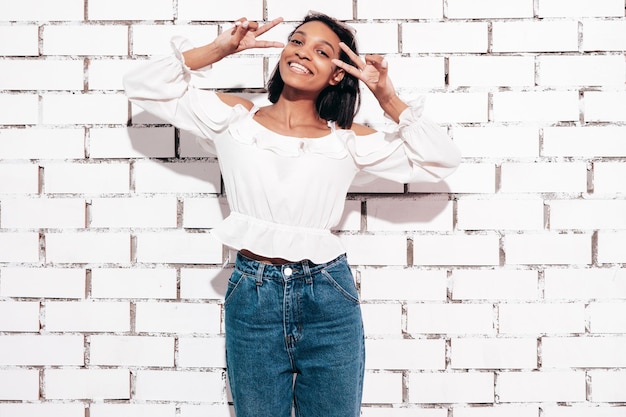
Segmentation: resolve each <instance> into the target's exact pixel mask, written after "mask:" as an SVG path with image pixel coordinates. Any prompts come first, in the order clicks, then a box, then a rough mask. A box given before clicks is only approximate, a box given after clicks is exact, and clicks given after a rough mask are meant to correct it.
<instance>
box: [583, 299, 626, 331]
mask: <svg viewBox="0 0 626 417" xmlns="http://www.w3.org/2000/svg"><path fill="white" fill-rule="evenodd" d="M588 312H589V316H590V319H589V321H590V323H591V324H590V328H591V333H626V306H624V303H622V302H593V303H591V304H590V305H589V307H588Z"/></svg>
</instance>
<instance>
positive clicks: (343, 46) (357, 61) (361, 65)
mask: <svg viewBox="0 0 626 417" xmlns="http://www.w3.org/2000/svg"><path fill="white" fill-rule="evenodd" d="M339 47H340V48H341V49H342V50H343V51H344V52H345V53H346V54H347V55H348V57H349V58H350V59H351V60H352V62H354V64H355V65H356V66H357V67H358V68H359V69H363V68H364V67H365V62H363V61H362V60H361V58H360V57H359V56H358V55H357V54H355V53H354V51H353V50H352V49H350V47H349V46H348V45H346V44H345V43H343V42H339Z"/></svg>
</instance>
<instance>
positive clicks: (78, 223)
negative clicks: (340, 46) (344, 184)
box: [0, 0, 626, 417]
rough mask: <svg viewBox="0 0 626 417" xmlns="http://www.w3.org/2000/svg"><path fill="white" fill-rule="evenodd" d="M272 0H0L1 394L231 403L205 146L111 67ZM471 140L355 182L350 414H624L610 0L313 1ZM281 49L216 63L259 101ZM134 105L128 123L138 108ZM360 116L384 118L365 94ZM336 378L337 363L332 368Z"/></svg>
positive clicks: (68, 414)
mask: <svg viewBox="0 0 626 417" xmlns="http://www.w3.org/2000/svg"><path fill="white" fill-rule="evenodd" d="M308 9H309V6H303V5H302V4H300V3H298V2H294V1H284V0H266V1H262V0H231V1H229V2H222V1H211V0H203V1H200V0H125V1H121V0H56V1H50V0H21V1H0V55H3V56H2V58H0V125H1V126H0V415H2V416H5V415H6V416H7V417H8V416H11V417H43V416H45V417H84V416H89V417H104V416H116V417H126V416H128V417H130V416H133V417H134V416H150V417H174V416H180V417H199V416H211V417H222V416H230V415H231V410H230V409H229V406H228V393H227V389H226V383H225V371H224V366H225V365H224V359H223V325H222V322H221V318H222V304H221V299H222V296H223V293H224V288H225V280H226V279H227V276H228V270H229V266H227V267H226V270H225V271H223V270H222V264H223V263H224V262H225V261H227V260H228V255H229V254H228V252H227V251H225V250H223V248H222V247H221V246H220V245H219V244H218V243H217V242H216V241H214V240H213V239H212V238H211V237H210V235H209V234H208V233H206V232H207V231H208V230H209V229H210V228H212V227H213V226H214V225H215V224H216V223H217V222H219V220H220V219H222V218H223V217H224V215H226V214H227V210H228V209H227V207H226V205H225V198H224V196H223V195H222V194H221V187H220V175H219V170H218V166H217V162H216V161H215V160H214V159H212V158H211V157H209V156H207V154H205V153H203V151H202V150H201V149H199V148H198V147H197V146H196V145H195V143H194V141H193V139H192V138H190V137H189V136H188V135H187V134H185V133H184V132H178V131H176V130H175V129H173V128H172V127H171V126H168V125H163V124H159V122H158V121H157V120H154V119H153V118H151V117H150V116H147V115H146V114H142V113H141V111H140V110H139V109H137V108H132V107H131V106H129V104H128V101H127V100H126V97H125V96H124V93H123V91H122V85H121V77H122V74H124V73H125V72H126V71H128V70H129V69H130V68H131V67H132V66H133V65H135V64H136V61H138V60H144V59H147V58H148V56H150V55H155V54H162V53H168V51H169V46H168V40H169V38H170V36H172V35H173V34H180V35H184V36H187V37H189V38H190V39H192V40H193V41H194V42H195V43H197V44H202V43H203V42H208V41H210V40H211V39H212V38H213V37H214V36H215V35H216V34H217V33H218V31H219V30H221V29H223V28H225V27H228V26H229V25H230V24H231V22H232V21H234V20H235V19H237V18H239V17H241V16H244V15H245V16H247V17H248V18H250V19H258V20H263V19H272V18H275V17H277V16H283V17H284V18H285V19H286V23H284V24H282V25H281V26H280V27H279V28H276V29H275V30H274V31H272V32H270V33H269V34H268V35H267V37H271V35H272V33H274V36H275V37H277V38H278V39H280V40H283V39H284V37H285V35H286V34H287V33H288V32H289V30H290V29H291V28H292V27H293V23H294V22H296V21H298V20H300V19H301V18H302V17H303V16H304V14H305V13H306V12H307V10H308ZM315 9H316V10H318V11H322V12H325V13H328V14H330V15H333V16H335V17H337V18H340V19H343V20H347V21H349V22H350V24H352V25H353V26H354V27H355V28H357V31H358V32H357V33H358V38H359V40H360V44H361V51H362V52H364V53H382V54H385V55H387V59H388V60H389V62H390V71H391V74H392V77H393V80H394V82H395V85H396V87H397V88H398V90H399V93H400V94H401V95H402V97H404V98H406V99H407V100H410V99H412V98H414V97H417V96H418V95H425V96H426V99H427V101H426V102H427V113H428V114H429V115H430V116H431V117H432V118H434V119H435V120H437V121H438V122H440V123H441V124H442V125H444V126H446V127H447V128H448V129H449V132H450V134H451V136H452V137H453V139H454V140H455V142H456V143H457V144H458V145H459V146H460V148H461V149H462V152H463V156H464V159H463V163H462V165H461V167H460V168H459V169H458V171H457V172H456V173H455V174H453V175H452V176H451V177H450V178H449V179H448V180H447V181H446V182H445V183H442V184H437V185H429V186H426V185H418V184H411V185H408V186H406V187H405V186H404V185H401V184H392V183H387V182H377V183H374V184H373V185H371V186H369V187H368V188H366V189H356V188H355V189H353V191H354V193H352V194H351V195H350V196H349V199H348V201H346V216H345V219H344V221H343V223H342V225H340V226H339V227H338V230H337V232H338V233H339V234H340V235H341V236H342V239H343V240H344V242H345V244H346V246H347V248H348V256H349V258H350V260H351V263H352V264H353V265H354V269H355V272H356V277H357V280H358V285H359V288H360V292H361V297H362V300H363V312H364V319H365V326H366V332H367V348H368V351H367V352H368V353H367V373H366V387H365V396H364V403H365V405H364V408H363V416H366V417H383V416H384V417H407V416H412V417H413V416H417V417H495V416H498V417H500V416H507V417H540V416H541V417H582V416H584V417H617V416H624V415H626V390H624V386H626V319H625V317H626V303H625V302H624V300H626V272H625V271H624V269H623V268H622V267H623V266H624V264H626V198H625V196H626V181H625V180H624V179H625V178H626V163H625V161H626V88H625V81H626V64H625V53H624V51H625V50H626V19H625V17H624V16H625V15H624V0H594V1H584V0H534V1H533V0H508V1H497V0H474V1H471V2H470V1H466V0H446V1H443V0H422V1H419V2H417V1H416V2H406V1H401V0H387V1H385V2H380V1H373V0H354V1H352V0H333V1H317V2H315ZM277 52H278V51H276V50H263V51H247V52H246V53H243V54H240V55H238V56H233V57H229V58H228V59H225V60H224V61H222V62H220V63H218V64H216V65H215V66H214V74H213V76H211V77H210V78H209V79H207V80H204V81H203V82H204V83H205V86H206V87H208V88H235V89H238V90H240V91H241V92H243V93H245V94H248V95H249V96H250V97H252V98H253V99H255V100H258V101H259V102H262V101H263V100H265V97H264V93H263V91H262V89H263V86H264V83H265V80H266V79H267V77H268V73H267V71H269V70H268V68H269V69H271V67H272V64H273V62H275V59H276V56H277V55H276V54H277ZM129 119H130V122H129ZM358 121H360V122H363V123H368V124H371V125H373V126H375V127H380V128H390V126H389V125H387V124H386V123H387V122H386V121H385V119H384V118H383V117H382V114H381V111H380V109H379V108H378V107H377V106H376V104H375V103H374V102H373V100H372V97H371V96H369V95H366V96H365V102H364V104H363V108H362V112H361V114H360V115H359V116H358ZM329 383H332V382H331V381H329Z"/></svg>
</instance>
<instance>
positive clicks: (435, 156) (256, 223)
mask: <svg viewBox="0 0 626 417" xmlns="http://www.w3.org/2000/svg"><path fill="white" fill-rule="evenodd" d="M172 46H173V49H174V53H173V54H171V55H168V56H165V57H161V58H159V59H155V60H152V61H149V62H148V63H146V64H142V65H141V66H139V67H138V68H137V69H135V70H134V71H132V72H130V73H129V74H127V75H126V76H125V77H124V88H125V90H126V94H127V96H128V98H129V99H130V101H131V102H132V103H134V104H136V105H138V106H140V107H141V108H143V109H144V110H146V111H148V112H150V113H152V114H155V115H156V116H158V117H160V118H162V119H164V120H166V121H168V122H169V123H171V124H172V125H174V126H176V127H178V128H180V129H183V130H187V131H189V132H191V133H192V134H194V135H196V136H197V137H198V138H199V140H200V141H201V144H202V145H203V146H204V147H205V148H207V149H209V150H210V151H211V152H212V153H214V154H215V155H217V157H218V162H219V165H220V168H221V172H222V176H223V181H224V186H225V191H226V195H227V198H228V203H229V206H230V210H231V213H230V215H229V216H228V217H227V218H226V219H225V220H224V221H223V222H222V223H221V224H219V225H218V226H217V227H215V228H214V229H212V233H213V234H214V236H215V237H217V239H218V240H220V241H221V242H222V243H223V244H224V245H226V246H228V247H231V248H233V249H235V250H241V249H247V250H249V251H251V252H253V253H256V254H258V255H261V256H264V257H268V258H284V259H288V260H292V261H298V260H302V259H309V260H311V261H312V262H314V263H323V262H328V261H330V260H332V259H334V258H336V257H337V256H339V255H341V254H342V253H344V252H345V249H344V247H343V246H342V244H341V241H340V239H339V238H338V236H336V235H335V234H333V233H331V228H332V227H334V226H335V225H336V224H337V223H338V222H339V221H340V220H341V216H342V212H343V209H344V204H345V198H346V194H347V192H348V189H349V188H350V185H351V184H352V183H353V182H355V177H357V174H359V175H358V178H359V179H362V178H365V177H381V178H385V179H389V180H392V181H396V182H399V183H409V182H435V181H440V180H441V179H442V178H444V177H446V176H447V175H449V174H451V173H452V172H453V171H454V170H455V169H456V167H457V166H458V164H459V161H460V154H459V151H458V148H457V147H456V146H455V144H454V143H453V142H452V141H451V139H450V138H449V137H448V135H447V134H446V133H445V131H443V130H442V129H441V127H439V126H438V125H437V124H435V123H434V122H432V121H430V120H428V119H427V118H425V117H423V116H422V105H421V104H418V105H416V106H412V107H409V108H408V109H407V110H405V111H404V112H403V113H402V114H401V115H400V122H399V124H398V126H397V129H396V130H395V131H394V132H393V133H388V132H386V133H383V132H376V133H373V134H370V135H366V136H357V135H356V134H355V133H354V132H353V131H352V130H344V129H335V126H334V123H332V122H331V123H329V126H330V127H331V130H330V133H329V134H328V135H326V136H324V137H321V138H301V137H291V136H285V135H280V134H278V133H276V132H273V131H271V130H269V129H267V128H265V127H264V126H262V125H261V124H259V123H258V122H257V121H255V119H254V114H255V112H256V108H253V109H252V110H248V109H246V108H245V107H243V106H241V105H236V106H234V107H231V106H229V105H227V104H225V103H224V102H222V101H221V100H220V98H219V97H218V96H217V95H216V94H215V93H214V92H212V91H208V90H202V89H199V88H196V87H194V86H193V84H192V83H191V82H190V81H191V75H192V71H191V70H190V69H189V68H188V67H187V66H185V63H184V60H183V57H182V51H184V50H186V49H189V48H190V47H191V45H189V44H188V42H187V41H186V40H184V39H182V38H174V39H173V40H172ZM208 69H209V68H207V69H203V70H208Z"/></svg>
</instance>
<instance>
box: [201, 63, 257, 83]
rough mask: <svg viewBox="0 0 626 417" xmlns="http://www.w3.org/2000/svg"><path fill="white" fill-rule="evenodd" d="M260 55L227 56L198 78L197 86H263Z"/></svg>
mask: <svg viewBox="0 0 626 417" xmlns="http://www.w3.org/2000/svg"><path fill="white" fill-rule="evenodd" d="M263 68H264V67H263V58H262V57H227V58H225V59H223V60H221V61H220V62H219V63H217V64H215V65H214V66H213V68H211V71H209V72H207V73H206V74H204V76H203V77H202V78H198V79H197V80H196V81H195V82H194V84H195V85H196V86H198V87H199V88H265V79H264V69H263Z"/></svg>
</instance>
